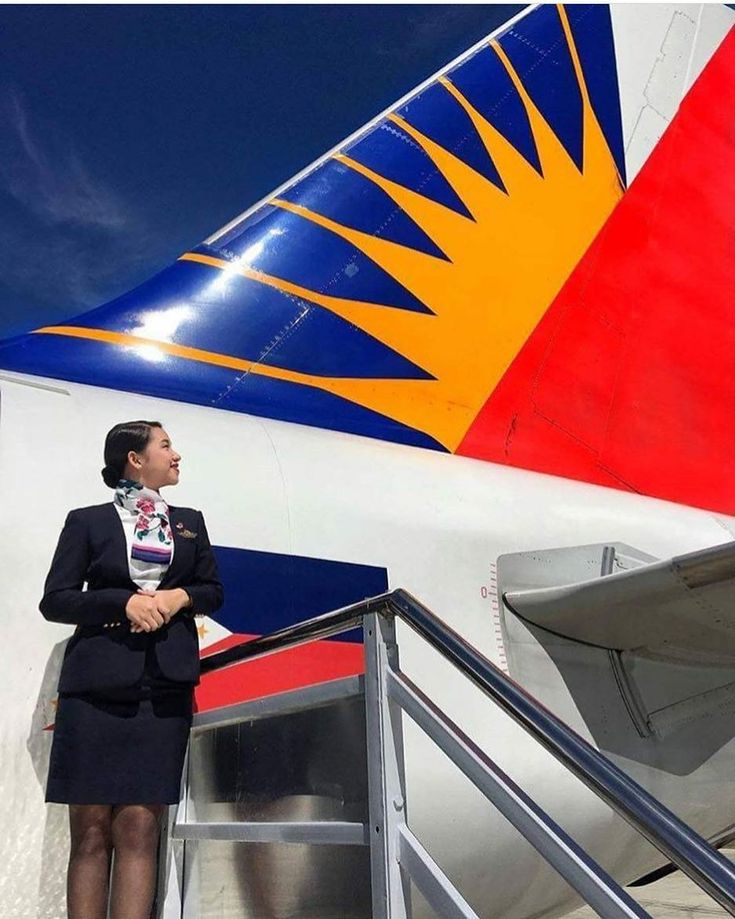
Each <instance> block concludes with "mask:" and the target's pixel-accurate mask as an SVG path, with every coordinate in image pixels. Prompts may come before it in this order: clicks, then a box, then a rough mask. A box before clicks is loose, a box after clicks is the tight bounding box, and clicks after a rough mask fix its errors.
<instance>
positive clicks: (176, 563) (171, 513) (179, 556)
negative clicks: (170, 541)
mask: <svg viewBox="0 0 735 919" xmlns="http://www.w3.org/2000/svg"><path fill="white" fill-rule="evenodd" d="M179 520H180V514H179V509H178V507H171V505H170V504H169V506H168V522H169V525H170V527H171V533H172V534H173V538H174V557H173V561H172V562H171V564H170V565H169V566H168V569H167V571H166V573H165V574H164V576H163V577H162V578H161V583H160V584H159V590H163V589H165V587H166V584H168V583H169V582H170V581H171V580H172V579H173V578H175V577H176V575H177V574H178V571H179V569H180V568H181V566H182V564H183V559H184V554H185V553H184V551H182V549H183V547H182V545H181V544H182V542H184V537H183V536H181V535H180V534H179V533H178V531H177V529H176V524H177V522H179Z"/></svg>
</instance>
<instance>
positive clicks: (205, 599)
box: [184, 511, 225, 615]
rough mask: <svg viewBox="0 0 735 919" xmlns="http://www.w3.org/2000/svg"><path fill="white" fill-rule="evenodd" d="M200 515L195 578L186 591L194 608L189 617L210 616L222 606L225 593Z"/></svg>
mask: <svg viewBox="0 0 735 919" xmlns="http://www.w3.org/2000/svg"><path fill="white" fill-rule="evenodd" d="M197 514H198V515H199V539H198V540H197V556H196V562H195V568H194V577H193V578H192V580H191V582H190V583H189V584H185V585H184V590H185V591H186V592H187V593H188V594H189V596H190V597H191V602H192V606H191V607H190V608H189V610H187V612H188V613H189V615H197V614H207V615H208V614H209V613H213V612H214V611H215V610H218V609H219V608H220V606H222V604H223V602H224V598H225V592H224V589H223V587H222V582H221V581H220V579H219V573H218V571H217V562H216V560H215V558H214V552H213V551H212V546H211V544H210V542H209V534H208V533H207V527H206V525H205V523H204V516H203V515H202V512H201V511H197Z"/></svg>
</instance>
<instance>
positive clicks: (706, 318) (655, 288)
mask: <svg viewBox="0 0 735 919" xmlns="http://www.w3.org/2000/svg"><path fill="white" fill-rule="evenodd" d="M733 98H735V30H733V31H731V32H730V34H729V35H728V37H727V38H726V39H725V40H724V42H723V43H722V44H721V46H720V48H719V49H718V51H717V52H716V53H715V55H714V56H713V58H712V60H711V61H710V62H709V64H708V65H707V67H706V68H705V70H704V71H703V73H702V74H701V76H700V77H699V79H698V80H697V82H696V83H695V85H694V86H693V88H692V89H691V91H690V92H689V94H688V95H687V97H686V98H685V100H684V101H683V102H682V105H681V107H680V109H679V111H678V113H677V114H676V116H675V118H674V119H673V121H672V123H671V125H670V126H669V128H668V129H667V131H666V133H665V134H664V136H663V137H662V138H661V140H660V142H659V143H658V145H657V146H656V148H655V149H654V150H653V152H652V153H651V155H650V157H649V158H648V160H647V161H646V163H645V165H644V166H643V168H642V170H641V172H640V173H639V175H638V176H637V177H636V179H635V181H634V182H633V184H632V185H631V187H630V189H629V190H628V191H627V192H626V194H625V195H624V197H623V199H622V200H621V202H620V203H619V205H618V206H617V208H616V209H615V211H614V212H613V214H612V215H611V217H610V218H609V220H608V222H607V224H606V225H605V227H604V228H603V230H602V232H601V233H600V234H599V235H598V237H597V238H596V240H595V242H594V243H593V244H592V246H591V247H590V249H589V250H588V251H587V253H586V255H585V256H584V258H583V259H582V261H581V262H580V264H579V265H578V267H577V268H576V269H575V271H574V272H573V274H572V275H571V277H570V278H569V280H568V282H567V283H566V284H565V286H564V287H563V289H562V290H561V292H560V293H559V295H558V296H557V298H556V300H555V301H554V303H553V304H552V306H551V307H550V308H549V310H548V311H547V313H546V315H545V316H544V318H543V320H542V321H541V322H540V323H539V325H538V326H537V328H536V330H535V331H534V333H533V334H532V336H531V337H530V339H529V340H528V342H527V343H526V345H525V346H524V348H523V349H522V351H521V352H520V353H519V355H518V357H517V358H516V360H515V361H514V362H513V364H512V365H511V367H510V368H509V369H508V371H507V372H506V374H505V376H504V377H503V379H502V380H501V382H500V384H499V385H498V386H497V388H496V389H495V391H494V392H493V394H492V395H491V397H490V398H489V399H488V401H487V403H486V404H485V406H484V408H483V409H482V411H481V412H480V414H479V415H478V417H477V419H476V421H475V423H474V424H473V425H472V427H471V428H470V429H469V431H468V433H467V435H466V436H465V438H464V440H463V442H462V444H461V445H460V447H459V449H458V451H457V452H458V453H461V454H464V455H467V456H474V457H479V458H482V459H487V460H491V461H494V462H500V463H506V464H509V465H514V466H521V467H524V468H529V469H535V470H538V471H541V472H549V473H552V474H554V475H560V476H564V477H567V478H574V479H582V480H584V481H588V482H595V483H599V484H603V485H611V486H615V487H618V488H625V489H629V490H631V491H636V492H641V493H643V494H646V495H652V496H655V497H659V498H665V499H667V500H671V501H677V502H680V503H684V504H690V505H695V506H699V507H705V508H711V509H713V510H718V511H722V512H726V513H731V514H732V513H735V478H734V477H733V476H732V475H731V473H730V469H731V464H732V456H733V449H734V448H735V411H734V410H733V406H734V405H735V255H734V252H735V250H734V249H733V243H734V241H735V118H733V117H732V102H731V100H732V99H733ZM519 244H522V240H521V241H519Z"/></svg>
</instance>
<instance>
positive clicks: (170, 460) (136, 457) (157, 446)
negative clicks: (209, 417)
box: [128, 428, 181, 491]
mask: <svg viewBox="0 0 735 919" xmlns="http://www.w3.org/2000/svg"><path fill="white" fill-rule="evenodd" d="M180 461H181V455H180V454H178V453H177V452H176V451H175V450H174V448H173V446H172V445H171V438H170V437H169V436H168V434H167V433H166V431H164V429H163V428H151V436H150V439H149V441H148V445H147V446H146V448H145V450H144V451H143V452H142V453H136V452H134V451H132V450H131V451H130V453H129V454H128V465H129V466H130V467H131V468H132V470H133V471H134V473H135V475H134V478H135V479H137V480H138V481H139V482H140V483H141V484H142V485H145V486H146V487H147V488H152V489H153V490H154V491H158V490H159V488H163V486H164V485H177V484H178V481H179V462H180Z"/></svg>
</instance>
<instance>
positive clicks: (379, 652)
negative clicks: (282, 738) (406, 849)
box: [363, 613, 411, 919]
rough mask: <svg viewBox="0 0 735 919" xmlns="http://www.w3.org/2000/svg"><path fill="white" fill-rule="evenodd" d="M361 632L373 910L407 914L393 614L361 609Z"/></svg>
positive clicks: (382, 915) (386, 916)
mask: <svg viewBox="0 0 735 919" xmlns="http://www.w3.org/2000/svg"><path fill="white" fill-rule="evenodd" d="M363 632H364V642H365V717H366V728H367V760H368V762H367V766H368V796H369V807H368V811H369V813H368V818H369V821H370V872H371V881H372V897H373V913H372V914H373V919H410V916H411V901H410V888H411V884H410V880H409V879H408V877H406V875H405V874H404V872H403V871H402V870H401V867H400V865H399V863H398V854H399V832H398V830H399V827H401V826H402V825H404V824H405V823H406V780H405V771H404V763H403V732H402V728H401V710H400V708H399V707H398V706H397V705H396V704H395V702H393V701H391V700H390V699H389V698H388V690H387V678H386V672H387V670H388V669H389V668H392V669H397V668H398V645H397V644H396V636H395V624H394V617H393V615H392V614H388V615H381V614H380V613H368V614H366V616H365V618H364V620H363Z"/></svg>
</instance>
